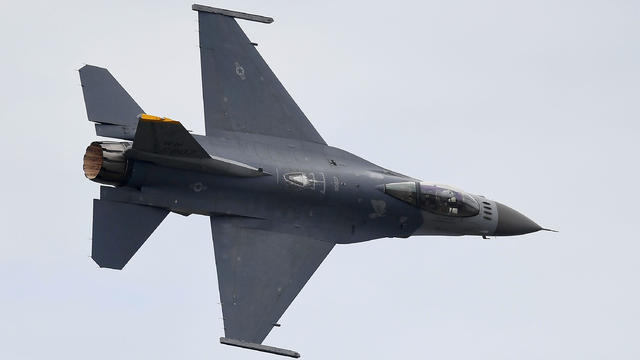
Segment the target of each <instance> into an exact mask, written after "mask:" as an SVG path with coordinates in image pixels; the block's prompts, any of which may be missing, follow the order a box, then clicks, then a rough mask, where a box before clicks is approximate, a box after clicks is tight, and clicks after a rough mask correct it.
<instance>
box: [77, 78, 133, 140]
mask: <svg viewBox="0 0 640 360" xmlns="http://www.w3.org/2000/svg"><path fill="white" fill-rule="evenodd" d="M79 71H80V82H81V84H82V93H83V95H84V103H85V106H86V108H87V117H88V118H89V121H93V122H95V123H96V134H97V135H99V136H106V137H112V138H118V139H125V140H133V138H134V136H135V131H136V125H137V123H138V119H137V116H138V115H139V114H142V113H144V110H142V108H141V107H140V106H139V105H138V104H137V103H136V102H135V100H133V98H131V96H130V95H129V94H128V93H127V91H126V90H125V89H124V88H123V87H122V86H121V85H120V84H119V83H118V81H117V80H116V79H115V78H114V77H113V75H111V73H109V70H107V69H104V68H100V67H97V66H93V65H85V66H83V67H82V68H81V69H80V70H79Z"/></svg>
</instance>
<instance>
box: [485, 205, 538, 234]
mask: <svg viewBox="0 0 640 360" xmlns="http://www.w3.org/2000/svg"><path fill="white" fill-rule="evenodd" d="M496 204H497V206H498V226H497V227H496V231H495V233H494V235H496V236H510V235H522V234H528V233H532V232H536V231H539V230H542V227H541V226H540V225H538V224H536V223H535V222H533V221H532V220H531V219H529V218H528V217H526V216H524V215H522V214H521V213H519V212H517V211H515V210H513V209H512V208H510V207H508V206H506V205H502V204H500V203H499V202H496Z"/></svg>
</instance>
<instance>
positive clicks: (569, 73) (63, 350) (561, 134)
mask: <svg viewBox="0 0 640 360" xmlns="http://www.w3.org/2000/svg"><path fill="white" fill-rule="evenodd" d="M205 4H207V5H213V6H218V7H225V8H231V9H236V10H241V11H247V12H253V13H257V14H264V15H267V16H272V17H274V18H275V19H276V21H275V23H274V24H272V25H264V24H253V23H247V22H242V24H241V25H242V26H243V28H244V29H245V31H246V32H247V33H248V35H249V37H250V38H251V39H252V40H253V41H255V42H258V43H259V44H260V46H259V48H258V49H259V50H260V52H261V53H262V55H263V56H264V57H265V59H266V60H267V62H268V63H269V64H270V65H271V67H272V68H273V70H274V71H275V73H276V74H277V75H278V76H279V77H280V79H281V80H282V82H283V83H284V84H285V86H286V87H287V88H288V89H289V91H290V92H291V93H292V95H293V96H294V98H295V99H296V101H297V102H298V104H299V105H300V106H301V108H302V109H303V110H304V111H305V113H306V114H307V116H308V117H309V118H310V119H311V121H312V122H313V123H314V125H315V126H316V128H317V129H318V131H319V132H320V134H322V136H323V137H324V139H325V140H326V141H327V142H328V143H329V144H330V145H333V146H336V147H340V148H343V149H345V150H348V151H351V152H353V153H355V154H357V155H359V156H362V157H364V158H366V159H368V160H370V161H373V162H375V163H377V164H379V165H382V166H385V167H388V168H391V169H393V170H396V171H399V172H402V173H407V174H409V175H412V176H415V177H419V178H421V179H423V180H428V181H437V182H441V183H448V184H451V185H455V186H457V187H460V188H463V189H465V190H467V191H469V192H473V193H478V194H482V195H485V196H487V197H490V198H492V199H495V200H498V201H501V202H503V203H505V204H507V205H510V206H512V207H514V208H516V209H518V210H520V211H522V212H523V213H525V214H527V215H528V216H530V217H531V218H532V219H533V220H535V221H537V222H538V223H540V224H541V225H543V226H547V227H551V228H557V229H559V230H560V231H561V232H560V233H558V234H552V233H536V234H530V235H526V236H521V237H515V238H499V239H492V240H482V239H481V238H477V237H463V238H446V237H413V238H410V239H381V240H376V241H372V242H368V243H362V244H355V245H341V246H337V247H336V249H335V250H334V251H333V252H332V253H331V255H330V256H329V257H328V258H327V260H326V261H325V262H324V264H323V265H322V266H321V267H320V269H319V270H318V271H317V273H316V274H315V275H314V277H313V278H312V280H311V281H310V282H309V283H308V285H307V286H306V287H305V289H304V290H303V291H302V292H301V294H300V295H299V296H298V298H297V299H296V300H295V301H294V303H293V304H292V306H291V307H290V309H289V310H288V311H287V313H285V315H284V316H283V318H282V319H281V321H280V322H281V323H282V324H283V326H282V328H276V329H274V331H273V332H272V333H271V334H270V335H269V337H268V338H267V340H266V342H265V343H267V344H270V345H274V346H282V347H286V348H292V349H295V350H298V351H300V352H301V353H302V355H303V356H304V357H305V358H306V359H327V358H331V359H336V358H341V359H345V358H348V357H352V358H377V359H388V358H392V357H394V358H395V357H396V356H397V355H402V356H406V357H409V358H432V359H469V358H473V359H492V360H496V359H514V358H517V359H541V358H545V359H549V358H552V359H637V358H639V357H640V344H639V343H638V338H639V337H640V323H639V322H640V308H639V306H638V304H640V289H639V288H638V276H639V275H640V266H639V264H638V253H639V251H640V242H639V241H638V235H637V233H636V229H637V227H636V224H637V222H638V216H637V209H638V203H639V202H640V198H639V196H638V191H637V189H636V188H635V187H637V185H638V183H639V181H638V180H640V179H639V177H640V176H639V172H638V155H639V154H640V151H639V146H638V137H639V135H640V125H639V124H638V110H639V106H638V104H639V102H638V99H639V95H640V68H639V65H638V64H640V21H639V19H640V3H638V2H637V1H611V0H609V1H566V0H554V1H506V0H505V1H482V2H480V1H446V2H445V1H442V2H435V1H419V2H418V1H416V2H412V1H404V0H397V1H393V2H384V3H383V2H380V3H378V2H371V1H352V2H349V3H345V2H342V1H322V2H315V3H307V2H304V3H303V2H287V1H269V2H265V1H258V0H254V1H231V0H219V1H216V2H214V3H205ZM190 5H191V1H189V2H186V1H172V2H159V1H135V2H133V1H105V2H95V3H92V4H87V2H85V1H77V2H71V1H62V2H60V1H57V2H50V1H46V2H45V1H33V2H30V3H29V4H28V5H23V4H21V3H18V2H13V3H11V4H10V3H8V2H6V1H5V2H2V3H0V44H2V52H1V53H0V119H2V123H3V130H2V132H1V133H0V137H1V141H0V146H1V147H2V148H1V150H2V151H0V163H1V164H2V168H3V170H2V174H3V176H2V179H1V180H0V181H1V182H2V183H1V184H2V190H0V191H1V192H2V193H1V194H2V199H3V204H2V206H1V207H0V212H1V213H0V221H1V223H0V231H1V232H2V237H1V239H0V285H1V286H2V291H0V319H1V321H2V326H0V358H3V359H42V358H48V359H86V358H88V357H90V358H91V359H95V360H99V359H114V358H119V359H133V358H147V357H148V358H153V359H176V358H189V359H221V358H224V359H274V357H273V356H272V355H266V354H261V353H256V352H251V351H243V350H239V349H235V348H231V347H227V346H223V345H220V344H218V337H220V336H222V335H223V330H222V320H221V319H220V318H221V310H220V306H219V305H218V289H217V280H216V274H215V265H214V258H213V246H212V243H211V234H210V229H209V222H208V219H206V218H204V217H198V216H190V217H188V218H184V217H182V216H178V215H175V214H172V215H170V216H169V217H168V218H167V219H166V220H165V222H164V223H162V224H161V225H160V227H159V228H158V230H157V231H156V232H155V233H154V234H153V236H152V237H151V238H150V239H149V241H148V242H147V243H146V244H145V245H144V246H143V248H142V249H141V250H140V251H139V252H138V254H137V255H136V256H135V257H134V258H133V260H132V261H131V262H130V263H129V264H128V265H127V267H126V268H125V270H124V271H122V272H117V271H111V270H100V269H98V267H97V265H95V263H94V262H93V261H92V260H91V259H90V258H89V253H90V236H91V199H92V198H94V197H97V196H98V185H97V184H95V183H91V182H90V181H88V180H86V179H85V178H84V177H83V174H82V170H81V167H82V161H81V158H82V155H83V153H84V149H85V147H86V146H87V145H88V144H89V142H91V141H92V140H94V139H95V138H96V137H95V134H94V132H93V128H92V125H91V124H90V123H89V122H88V121H87V120H86V113H85V109H84V103H83V99H82V93H81V88H80V81H79V77H78V73H77V71H76V70H77V69H78V68H80V67H81V66H82V64H83V63H89V64H94V65H98V66H105V67H108V68H109V70H110V71H111V72H112V73H113V74H114V76H115V77H116V78H117V79H118V80H119V81H120V82H121V84H122V85H123V86H124V87H125V88H126V89H127V90H128V91H129V93H130V94H131V95H132V96H133V97H134V98H135V99H136V100H137V101H138V103H139V104H140V105H141V106H142V107H143V108H144V109H145V110H146V111H148V112H149V113H152V114H156V115H161V116H169V117H171V118H174V119H177V120H179V121H181V122H182V123H184V124H185V126H187V127H188V128H190V129H193V130H195V131H196V132H199V133H202V132H203V130H204V124H203V111H202V95H201V84H200V60H199V50H198V46H197V44H198V32H197V16H196V13H195V12H193V11H191V10H190Z"/></svg>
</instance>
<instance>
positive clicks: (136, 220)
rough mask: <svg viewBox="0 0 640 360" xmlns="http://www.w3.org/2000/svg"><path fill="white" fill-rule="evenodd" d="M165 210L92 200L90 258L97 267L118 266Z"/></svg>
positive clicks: (155, 226)
mask: <svg viewBox="0 0 640 360" xmlns="http://www.w3.org/2000/svg"><path fill="white" fill-rule="evenodd" d="M168 213H169V210H166V209H161V208H156V207H150V206H144V205H135V204H128V203H121V202H115V201H110V200H103V199H101V200H97V199H96V200H93V239H92V248H91V258H92V259H93V260H94V261H95V262H96V263H97V264H98V265H99V266H100V267H105V268H110V269H117V270H121V269H122V268H123V267H124V266H125V265H126V264H127V263H128V262H129V260H131V257H133V255H134V254H135V253H136V252H137V251H138V249H140V247H141V246H142V244H144V242H145V241H146V240H147V239H148V238H149V236H150V235H151V233H153V231H154V230H155V229H156V228H157V227H158V225H160V223H161V222H162V220H164V218H165V217H166V216H167V214H168Z"/></svg>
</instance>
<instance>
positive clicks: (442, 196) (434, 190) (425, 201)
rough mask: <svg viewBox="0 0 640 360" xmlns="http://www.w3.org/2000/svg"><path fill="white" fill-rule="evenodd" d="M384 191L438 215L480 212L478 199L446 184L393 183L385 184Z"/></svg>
mask: <svg viewBox="0 0 640 360" xmlns="http://www.w3.org/2000/svg"><path fill="white" fill-rule="evenodd" d="M384 192H385V193H387V194H389V195H391V196H393V197H395V198H397V199H400V200H402V201H404V202H407V203H409V204H411V205H414V206H418V207H420V208H421V209H423V210H426V211H429V212H432V213H434V214H438V215H446V216H458V217H469V216H475V215H478V213H479V212H480V205H479V204H478V202H477V201H476V199H474V198H473V197H472V196H470V195H469V194H467V193H465V192H463V191H460V190H458V189H454V188H452V187H449V186H446V185H438V184H431V183H425V182H417V181H416V182H413V181H412V182H401V183H391V184H386V185H385V186H384Z"/></svg>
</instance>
